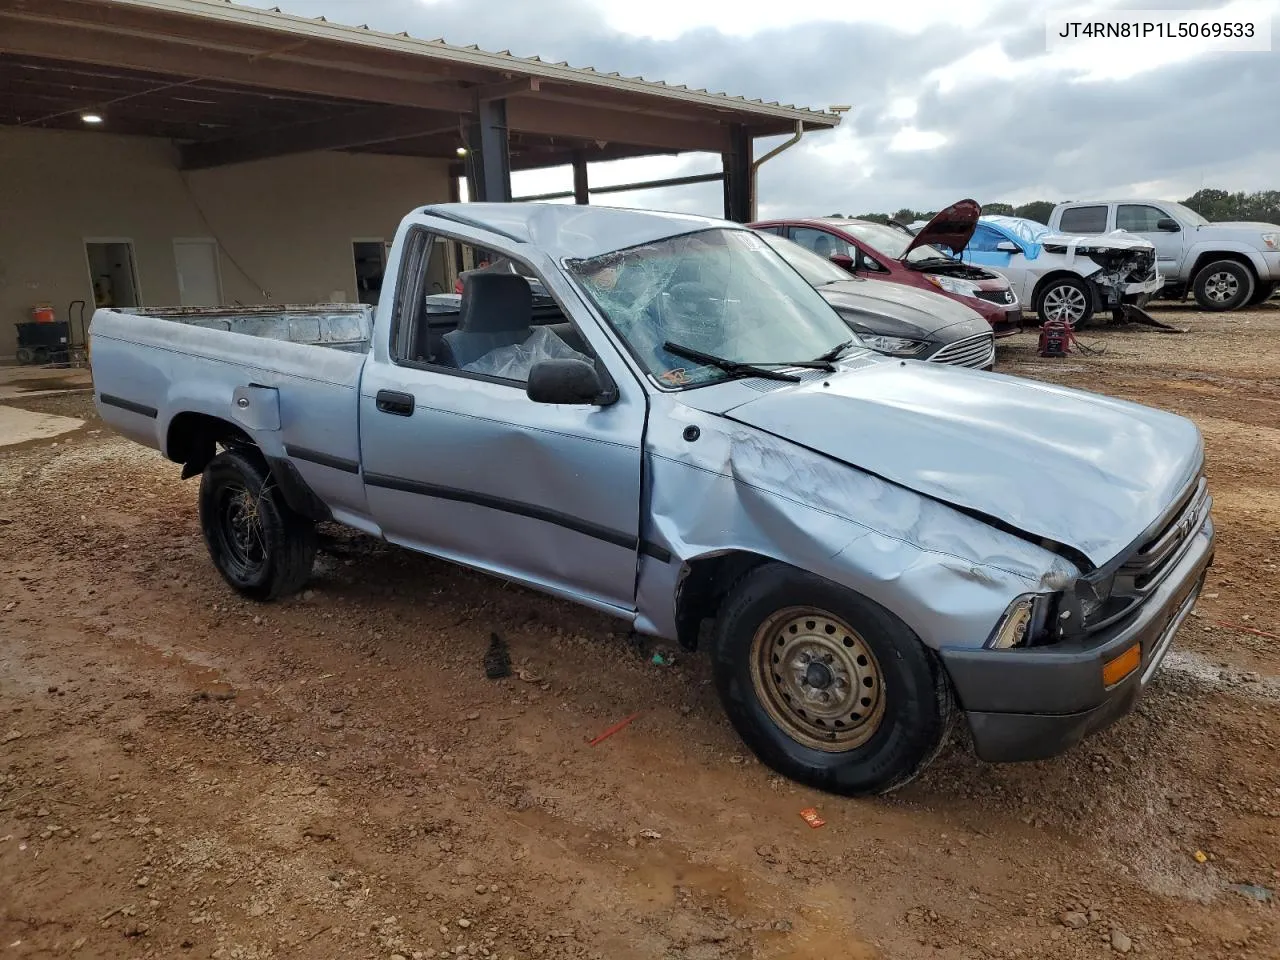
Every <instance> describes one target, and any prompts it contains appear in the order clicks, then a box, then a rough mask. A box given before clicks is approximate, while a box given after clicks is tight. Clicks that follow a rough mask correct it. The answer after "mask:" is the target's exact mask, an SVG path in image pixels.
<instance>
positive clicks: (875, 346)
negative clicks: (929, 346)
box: [858, 333, 925, 357]
mask: <svg viewBox="0 0 1280 960" xmlns="http://www.w3.org/2000/svg"><path fill="white" fill-rule="evenodd" d="M858 339H859V340H861V341H862V342H863V343H864V344H866V345H867V346H868V347H870V348H871V349H872V350H876V351H879V352H880V353H891V354H893V355H894V356H895V357H909V356H912V355H914V354H917V353H919V352H920V351H921V350H923V349H924V343H925V342H924V341H923V340H908V339H907V338H906V337H882V336H879V335H877V334H874V333H860V334H858Z"/></svg>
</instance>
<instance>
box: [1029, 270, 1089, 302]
mask: <svg viewBox="0 0 1280 960" xmlns="http://www.w3.org/2000/svg"><path fill="white" fill-rule="evenodd" d="M1063 277H1070V278H1071V279H1072V280H1079V281H1080V282H1081V283H1083V284H1084V285H1085V286H1086V287H1089V289H1090V291H1091V293H1092V289H1093V286H1092V284H1090V283H1089V280H1088V278H1087V277H1082V276H1080V274H1078V273H1072V272H1071V271H1070V270H1055V271H1053V273H1046V274H1045V275H1044V276H1043V277H1041V278H1040V279H1039V280H1037V281H1036V286H1035V289H1034V290H1032V291H1031V309H1032V310H1039V309H1040V291H1042V290H1043V289H1044V288H1045V287H1046V286H1048V284H1049V283H1051V282H1052V281H1054V280H1061V279H1062V278H1063Z"/></svg>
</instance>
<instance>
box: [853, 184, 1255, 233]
mask: <svg viewBox="0 0 1280 960" xmlns="http://www.w3.org/2000/svg"><path fill="white" fill-rule="evenodd" d="M1182 203H1183V204H1185V205H1186V206H1188V207H1190V208H1191V209H1192V210H1194V211H1195V212H1196V213H1198V214H1200V215H1201V216H1202V217H1204V218H1205V219H1206V220H1212V221H1215V222H1221V221H1224V220H1253V221H1257V222H1261V223H1280V190H1258V191H1255V192H1253V193H1245V192H1244V191H1237V192H1235V193H1230V192H1228V191H1226V190H1217V189H1214V188H1212V187H1206V188H1205V189H1203V190H1197V191H1196V192H1195V193H1193V194H1192V195H1191V196H1189V197H1187V199H1185V200H1183V201H1182ZM1055 206H1056V204H1055V203H1053V202H1052V201H1050V200H1033V201H1031V202H1030V203H1023V204H1019V205H1018V206H1014V205H1013V204H1011V203H986V204H983V205H982V212H983V213H989V214H1000V215H1003V216H1007V217H1025V218H1026V219H1028V220H1034V221H1036V222H1037V223H1048V222H1049V214H1051V213H1052V212H1053V208H1054V207H1055ZM937 212H938V211H936V210H910V209H908V208H906V207H903V208H902V209H901V210H898V211H895V212H894V213H860V214H858V215H857V219H859V220H871V221H873V222H875V223H888V222H889V221H890V220H895V221H897V222H898V223H901V224H904V225H905V224H908V223H912V222H914V221H916V220H931V219H932V218H933V217H934V216H935V215H936V214H937ZM832 216H835V217H843V214H839V213H836V214H832Z"/></svg>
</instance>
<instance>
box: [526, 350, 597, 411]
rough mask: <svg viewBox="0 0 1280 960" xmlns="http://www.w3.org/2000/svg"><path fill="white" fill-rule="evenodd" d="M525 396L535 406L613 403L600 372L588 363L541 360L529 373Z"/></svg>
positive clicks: (581, 361)
mask: <svg viewBox="0 0 1280 960" xmlns="http://www.w3.org/2000/svg"><path fill="white" fill-rule="evenodd" d="M524 392H525V393H526V394H527V395H528V397H529V399H530V400H532V401H533V402H534V403H590V404H598V405H605V404H608V403H612V402H613V401H614V400H615V399H616V396H615V394H614V391H612V390H608V391H606V389H605V385H604V383H603V382H602V381H601V379H600V374H598V373H597V372H596V368H595V367H593V366H592V365H591V364H589V363H587V362H586V361H584V360H539V361H538V362H537V363H535V364H534V365H533V366H532V367H531V368H530V369H529V382H528V383H527V384H526V385H525V390H524Z"/></svg>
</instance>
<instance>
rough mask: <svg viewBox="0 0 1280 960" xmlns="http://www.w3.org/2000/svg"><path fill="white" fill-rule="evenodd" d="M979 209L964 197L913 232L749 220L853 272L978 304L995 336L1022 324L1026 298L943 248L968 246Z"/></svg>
mask: <svg viewBox="0 0 1280 960" xmlns="http://www.w3.org/2000/svg"><path fill="white" fill-rule="evenodd" d="M981 213H982V208H981V207H980V206H979V205H978V204H977V202H976V201H974V200H961V201H960V202H959V203H953V204H952V205H951V206H949V207H947V208H946V209H945V210H943V211H942V212H941V213H939V214H938V215H937V216H936V217H934V218H933V219H932V220H930V221H929V223H928V224H927V225H926V226H925V227H924V228H923V229H921V231H920V232H919V233H918V234H916V235H915V236H912V235H911V233H910V232H908V231H907V230H904V229H901V228H899V227H892V226H886V225H884V224H880V223H874V222H872V221H870V220H852V219H843V218H840V217H831V218H827V219H821V220H766V221H762V222H760V223H753V224H751V226H752V227H753V228H754V229H756V230H764V231H767V232H769V233H776V234H778V235H780V236H784V237H787V238H789V239H791V240H794V241H795V242H796V243H798V244H800V245H801V246H804V247H808V248H809V249H810V250H812V251H813V252H814V253H816V254H818V255H819V256H823V257H826V258H828V259H829V260H831V261H833V262H834V263H837V264H839V265H840V266H842V267H844V269H846V270H848V271H849V272H850V273H852V274H854V275H855V276H859V277H872V278H875V279H878V280H888V281H890V282H893V283H905V284H907V285H909V286H913V287H920V288H922V289H925V290H931V291H933V292H934V293H941V294H943V295H945V296H948V297H950V298H951V299H953V300H956V301H958V302H960V303H963V304H964V305H965V306H966V307H969V308H970V309H971V310H976V311H977V312H978V313H980V314H981V315H982V316H983V317H984V318H985V319H986V321H987V322H988V323H989V324H991V330H992V332H993V333H994V334H995V335H996V336H997V337H1005V336H1008V335H1009V334H1012V333H1017V332H1018V331H1019V330H1020V329H1021V328H1022V304H1020V303H1019V302H1018V297H1017V294H1015V293H1014V292H1013V288H1012V287H1011V286H1010V285H1009V281H1008V280H1006V279H1005V278H1004V277H1002V276H1000V275H999V274H998V273H994V272H992V271H990V270H984V269H982V268H981V267H975V266H972V265H971V264H966V263H961V262H960V261H959V260H957V259H955V257H953V256H949V255H948V254H947V253H946V252H945V251H946V250H952V251H960V250H963V249H964V248H965V246H966V245H967V244H968V243H969V238H970V237H972V236H973V230H974V227H975V226H976V225H977V223H978V217H979V216H980V215H981Z"/></svg>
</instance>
